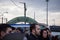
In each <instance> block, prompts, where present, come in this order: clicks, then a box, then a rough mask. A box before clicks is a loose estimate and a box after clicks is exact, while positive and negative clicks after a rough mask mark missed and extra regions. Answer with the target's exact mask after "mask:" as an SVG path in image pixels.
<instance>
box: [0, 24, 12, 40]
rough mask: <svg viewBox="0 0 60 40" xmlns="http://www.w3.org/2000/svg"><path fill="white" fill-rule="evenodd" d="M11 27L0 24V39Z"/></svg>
mask: <svg viewBox="0 0 60 40" xmlns="http://www.w3.org/2000/svg"><path fill="white" fill-rule="evenodd" d="M11 31H12V29H11V26H10V25H9V24H0V40H2V39H3V37H4V36H5V35H7V34H9V33H11Z"/></svg>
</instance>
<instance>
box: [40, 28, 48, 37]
mask: <svg viewBox="0 0 60 40" xmlns="http://www.w3.org/2000/svg"><path fill="white" fill-rule="evenodd" d="M43 31H46V32H47V30H46V29H43V30H41V32H40V34H41V37H43ZM47 37H48V32H47Z"/></svg>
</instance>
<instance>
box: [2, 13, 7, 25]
mask: <svg viewBox="0 0 60 40" xmlns="http://www.w3.org/2000/svg"><path fill="white" fill-rule="evenodd" d="M4 13H8V12H3V13H2V24H3V19H4V17H3V16H4Z"/></svg>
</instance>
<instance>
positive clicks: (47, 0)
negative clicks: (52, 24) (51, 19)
mask: <svg viewBox="0 0 60 40" xmlns="http://www.w3.org/2000/svg"><path fill="white" fill-rule="evenodd" d="M48 2H49V0H46V3H47V5H46V23H47V26H48Z"/></svg>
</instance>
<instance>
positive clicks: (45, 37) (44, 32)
mask: <svg viewBox="0 0 60 40" xmlns="http://www.w3.org/2000/svg"><path fill="white" fill-rule="evenodd" d="M41 40H50V39H49V37H48V32H47V30H46V29H43V30H41Z"/></svg>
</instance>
